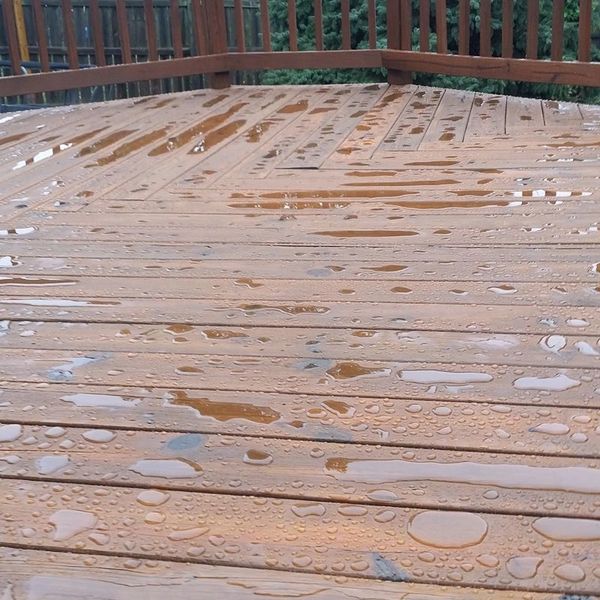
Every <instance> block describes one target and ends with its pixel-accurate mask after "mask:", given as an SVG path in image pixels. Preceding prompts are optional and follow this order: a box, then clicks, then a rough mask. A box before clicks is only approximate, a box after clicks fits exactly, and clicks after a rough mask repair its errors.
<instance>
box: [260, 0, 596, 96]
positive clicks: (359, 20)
mask: <svg viewBox="0 0 600 600" xmlns="http://www.w3.org/2000/svg"><path fill="white" fill-rule="evenodd" d="M417 4H418V3H417V2H416V0H413V7H414V10H413V40H412V42H413V48H414V49H415V50H416V49H418V40H419V29H418V28H419V15H418V8H417ZM479 4H480V2H479V0H470V5H471V13H470V14H471V17H470V32H471V34H470V52H471V54H474V55H477V54H479V39H480V37H479V21H480V19H479ZM552 4H553V0H540V22H539V38H538V57H539V58H548V57H549V56H550V51H551V46H552ZM296 5H297V8H296V10H297V27H298V47H299V49H300V50H312V49H314V48H315V22H314V1H313V0H297V2H296ZM447 5H448V10H447V15H446V20H447V23H448V47H449V51H450V52H456V51H457V48H458V0H448V2H447ZM322 6H323V31H324V46H325V49H327V50H335V49H338V48H340V47H341V3H340V0H322ZM287 7H288V1H287V0H269V9H270V15H271V27H272V46H273V49H274V50H287V49H288V48H289V26H288V8H287ZM513 10H514V39H513V47H514V56H515V57H516V58H520V57H524V56H525V52H526V43H527V2H525V1H523V0H516V1H515V2H514V9H513ZM592 15H593V23H592V31H593V32H597V35H598V36H600V0H593V8H592ZM435 18H436V15H435V2H432V6H431V23H430V31H432V33H431V34H430V45H431V48H432V49H433V50H435V47H436V35H435V33H434V32H435ZM578 20H579V0H565V26H564V59H565V60H575V59H576V58H577V47H578V39H577V38H578ZM350 27H351V39H352V48H367V47H368V37H367V36H368V17H367V0H351V2H350ZM386 35H387V25H386V2H385V0H378V1H377V46H378V47H380V48H384V47H386V46H387V39H386ZM491 39H492V53H493V55H495V56H499V55H500V54H501V43H502V3H501V2H500V1H499V0H493V1H492V32H491ZM592 45H593V60H597V61H598V60H600V39H598V37H596V38H595V44H594V43H593V44H592ZM262 81H263V83H265V84H278V83H288V84H300V83H349V82H367V81H385V70H384V69H362V70H361V69H350V70H340V69H329V70H300V71H271V72H268V73H265V74H264V75H263V78H262ZM415 81H416V83H419V84H423V85H433V86H440V87H455V88H460V89H469V90H477V91H483V92H492V93H503V94H512V95H517V96H535V97H542V98H554V99H560V100H566V99H570V100H579V101H585V102H600V92H599V90H598V89H597V88H595V89H593V88H583V87H580V86H564V85H551V84H534V83H524V82H514V81H504V80H491V79H490V80H482V79H478V78H473V77H456V76H445V75H436V74H430V73H418V74H416V76H415Z"/></svg>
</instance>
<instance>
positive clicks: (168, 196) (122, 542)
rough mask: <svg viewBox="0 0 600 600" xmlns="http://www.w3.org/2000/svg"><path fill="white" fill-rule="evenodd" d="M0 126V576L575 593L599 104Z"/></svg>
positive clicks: (590, 491)
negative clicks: (0, 517)
mask: <svg viewBox="0 0 600 600" xmlns="http://www.w3.org/2000/svg"><path fill="white" fill-rule="evenodd" d="M0 123H1V128H2V131H1V132H0V181H1V182H2V192H1V194H2V196H1V199H0V217H1V220H0V247H1V250H0V349H1V352H2V360H1V361H0V380H1V383H0V419H1V421H0V480H1V481H2V491H3V516H4V519H3V521H2V523H1V524H0V597H2V598H4V597H6V598H7V599H9V600H22V599H23V600H24V599H25V598H34V597H35V598H38V597H39V598H41V597H51V596H52V597H55V596H56V597H59V596H60V597H65V596H71V597H80V596H83V595H90V594H93V595H95V596H98V597H99V598H107V599H108V598H110V599H111V600H114V599H120V598H137V597H138V596H139V595H140V594H141V593H143V594H144V596H145V597H147V598H150V599H153V598H154V597H156V598H159V597H161V598H162V597H163V596H164V594H165V593H168V594H172V595H174V596H175V597H177V598H179V597H188V596H194V597H200V598H213V597H223V598H236V600H237V599H240V600H245V599H246V598H248V599H249V598H251V597H252V598H254V597H256V596H261V597H262V596H268V597H289V596H290V595H293V596H294V597H305V596H310V597H314V598H322V599H324V600H330V599H331V600H333V598H336V599H337V598H340V597H354V598H363V597H367V596H368V597H369V598H381V599H382V600H383V599H384V598H385V599H386V600H387V599H388V598H392V597H394V598H395V597H397V596H402V597H406V598H407V600H408V599H410V600H413V598H414V599H415V600H416V599H417V598H419V599H421V598H425V597H427V598H429V597H432V598H433V597H435V598H440V599H442V598H443V599H445V600H446V599H447V600H450V598H452V599H458V600H472V599H473V598H489V599H490V600H500V599H503V600H504V599H507V600H517V599H519V600H523V599H524V598H527V600H550V599H551V600H558V598H564V597H567V595H569V594H570V595H573V596H574V595H577V596H590V597H591V596H595V595H597V594H598V593H599V592H600V571H599V570H598V568H597V564H598V560H599V558H600V557H599V556H598V543H597V542H598V540H599V539H600V530H599V528H598V523H597V518H596V517H597V510H598V506H597V500H596V498H597V496H598V493H599V491H600V487H599V486H600V482H599V478H598V473H599V471H598V464H597V457H598V455H599V451H600V446H599V435H598V431H600V429H599V427H600V423H599V421H598V410H597V409H598V407H599V406H600V396H599V395H598V390H599V389H600V388H599V377H600V371H599V370H598V361H599V360H600V344H599V342H598V338H599V336H600V320H599V319H600V317H599V311H598V307H599V306H600V268H599V267H598V260H599V259H598V256H597V252H596V250H595V249H596V245H597V243H598V235H599V233H598V214H599V213H598V200H599V198H600V186H599V185H598V174H597V172H598V165H599V164H600V154H599V152H600V113H599V112H598V111H597V110H596V109H595V108H594V107H586V106H578V105H576V104H569V103H562V102H547V101H540V100H534V99H524V98H507V97H504V96H492V95H486V94H479V93H472V92H460V91H454V90H442V89H431V88H425V87H419V86H404V87H392V88H387V87H386V86H383V85H381V84H377V85H372V86H363V85H348V86H309V87H305V88H299V87H290V86H282V87H277V88H269V87H259V88H256V87H249V88H231V89H228V90H226V91H224V92H217V91H201V92H195V93H184V94H177V95H171V96H163V97H151V98H147V99H146V98H144V99H141V100H136V101H123V102H117V103H113V104H106V105H92V106H83V107H77V108H68V109H63V108H61V109H51V110H47V111H42V112H32V113H29V114H27V115H7V116H6V117H2V118H0ZM377 580H387V581H377Z"/></svg>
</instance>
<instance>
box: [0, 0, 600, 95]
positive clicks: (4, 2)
mask: <svg viewBox="0 0 600 600" xmlns="http://www.w3.org/2000/svg"><path fill="white" fill-rule="evenodd" d="M518 1H519V2H526V4H527V34H526V37H527V44H526V51H525V53H524V56H515V52H514V44H513V37H514V26H515V14H514V7H515V4H514V1H513V0H481V1H480V3H479V6H478V9H477V14H476V15H474V14H473V12H474V10H473V9H472V8H471V3H470V1H469V0H352V4H351V0H339V4H338V5H335V6H334V10H333V12H334V13H335V15H334V16H335V19H334V20H333V23H334V25H333V26H334V27H337V28H339V34H340V35H339V45H338V47H337V48H331V47H328V44H327V43H326V38H327V34H328V31H326V30H325V24H326V23H330V24H331V22H332V19H331V16H332V15H331V11H332V8H331V7H332V5H331V3H327V2H326V0H288V4H287V15H284V19H283V22H282V18H281V15H272V14H270V13H269V1H268V0H250V2H248V0H231V4H228V3H227V2H224V1H223V0H111V1H109V0H27V1H26V2H25V4H24V6H23V16H22V18H21V17H20V15H19V14H17V11H15V6H17V5H18V4H20V2H19V0H1V9H2V20H3V23H4V27H3V31H0V43H3V44H5V47H6V50H5V58H6V61H7V65H8V66H9V67H10V70H11V73H12V75H10V76H7V77H3V78H0V96H5V97H6V96H14V95H24V94H33V93H40V92H51V91H57V90H65V89H71V88H85V87H89V86H103V85H108V84H113V85H114V84H124V83H130V82H139V81H146V82H147V81H149V80H159V79H164V78H171V79H173V78H182V77H183V78H193V77H199V76H201V75H206V76H208V84H209V85H211V86H213V87H224V86H227V85H229V84H230V82H231V81H232V73H234V72H240V71H242V72H247V71H260V70H265V69H300V68H308V69H311V68H374V67H383V68H386V69H387V70H388V77H389V80H390V81H393V82H405V81H409V80H410V78H411V74H412V73H413V72H419V71H420V72H434V73H444V74H449V75H468V76H476V77H486V78H499V79H515V80H523V81H533V82H548V83H564V84H575V85H589V86H600V62H597V61H594V60H593V56H592V30H591V22H592V0H579V21H578V34H577V36H578V38H577V60H565V56H564V39H565V38H564V33H565V28H564V22H565V1H564V0H553V1H552V19H551V21H552V23H551V30H552V43H551V48H550V50H549V55H548V56H544V55H542V52H541V51H540V46H539V44H538V40H539V27H540V0H518ZM383 2H385V4H383V5H382V4H381V3H383ZM325 7H328V10H329V11H330V12H329V13H326V12H325V10H324V8H325ZM299 9H301V10H302V15H303V16H302V19H300V20H299V19H298V10H299ZM307 9H308V16H307ZM359 9H360V10H362V11H363V12H364V13H365V14H366V20H365V22H364V29H365V31H364V32H362V33H363V34H364V35H362V39H363V40H366V41H365V42H364V43H362V44H357V43H356V40H355V39H354V37H355V36H353V31H352V27H351V21H352V19H355V16H356V14H357V10H359ZM498 14H500V19H501V35H502V43H501V49H500V51H499V52H497V53H496V55H494V56H493V55H492V54H493V52H492V44H491V35H492V29H493V27H492V25H493V23H492V18H493V15H498ZM474 17H475V18H474ZM494 18H496V19H497V17H496V16H494ZM20 19H21V20H24V22H25V34H23V33H22V32H21V33H20V34H19V21H20ZM307 22H308V23H310V33H311V37H310V41H309V43H306V39H307V38H306V35H305V34H306V23H307ZM449 22H453V23H457V29H458V43H457V44H456V46H455V47H454V46H450V45H449V42H448V39H449V38H448V23H449ZM274 27H275V29H274ZM474 28H476V31H474ZM21 30H22V27H21ZM431 32H434V33H435V36H433V38H432V36H430V33H431ZM282 33H283V37H282ZM299 33H302V44H300V38H299ZM474 34H476V35H475V36H474ZM23 35H25V37H26V40H25V41H26V43H25V44H24V43H23V39H20V38H22V37H23ZM54 36H56V37H54ZM282 39H283V40H284V43H283V44H282V42H281V40H282ZM432 39H434V40H435V45H434V46H432ZM474 39H475V40H476V42H477V43H473V40H474ZM382 42H384V43H385V44H386V47H384V48H381V47H380V46H381V43H382ZM358 45H361V46H363V47H357V46H358ZM24 53H26V54H27V55H28V56H23V54H24ZM26 58H29V61H27V60H25V59H26ZM32 59H33V61H34V62H35V65H37V66H38V69H37V70H39V71H40V72H39V73H37V74H36V73H30V72H29V70H28V71H27V74H23V72H24V69H27V65H30V66H31V61H32ZM55 60H58V61H62V62H61V64H60V65H58V66H57V65H56V64H55V63H54V61H55ZM89 65H94V66H93V67H92V66H89ZM30 70H31V71H34V70H35V69H30Z"/></svg>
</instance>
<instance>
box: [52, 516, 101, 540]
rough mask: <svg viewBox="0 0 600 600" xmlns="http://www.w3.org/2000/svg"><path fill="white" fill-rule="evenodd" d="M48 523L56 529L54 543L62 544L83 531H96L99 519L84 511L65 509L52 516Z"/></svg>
mask: <svg viewBox="0 0 600 600" xmlns="http://www.w3.org/2000/svg"><path fill="white" fill-rule="evenodd" d="M48 522H49V523H50V524H51V525H54V527H55V531H54V537H53V539H54V541H57V542H62V541H65V540H68V539H70V538H72V537H73V536H75V535H77V534H79V533H82V532H83V531H87V530H89V529H94V527H96V524H97V523H98V517H97V516H96V515H95V514H94V513H91V512H86V511H83V510H70V509H63V510H58V511H56V512H55V513H54V514H53V515H51V516H50V518H49V519H48Z"/></svg>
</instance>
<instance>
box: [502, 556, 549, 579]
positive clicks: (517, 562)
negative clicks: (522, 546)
mask: <svg viewBox="0 0 600 600" xmlns="http://www.w3.org/2000/svg"><path fill="white" fill-rule="evenodd" d="M542 562H543V560H542V559H541V558H538V557H537V556H513V557H512V558H509V559H508V560H507V561H506V570H507V571H508V572H509V573H510V574H511V575H512V576H513V577H514V578H515V579H531V578H532V577H535V575H536V574H537V571H538V569H539V567H540V565H541V564H542Z"/></svg>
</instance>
